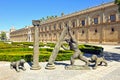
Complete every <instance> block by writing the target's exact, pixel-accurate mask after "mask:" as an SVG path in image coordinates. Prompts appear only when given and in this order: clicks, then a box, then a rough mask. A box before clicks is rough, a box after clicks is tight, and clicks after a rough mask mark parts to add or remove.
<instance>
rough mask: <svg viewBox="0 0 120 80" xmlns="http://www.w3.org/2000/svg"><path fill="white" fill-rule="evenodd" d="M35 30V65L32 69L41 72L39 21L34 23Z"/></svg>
mask: <svg viewBox="0 0 120 80" xmlns="http://www.w3.org/2000/svg"><path fill="white" fill-rule="evenodd" d="M33 25H34V29H35V32H34V34H35V36H34V52H33V65H32V67H31V70H39V69H40V68H41V67H40V66H39V35H38V34H39V31H38V26H39V21H38V20H35V21H33Z"/></svg>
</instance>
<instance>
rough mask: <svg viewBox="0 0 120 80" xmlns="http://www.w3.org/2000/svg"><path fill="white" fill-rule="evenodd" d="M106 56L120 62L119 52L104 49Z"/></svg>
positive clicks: (109, 59) (110, 59) (107, 58)
mask: <svg viewBox="0 0 120 80" xmlns="http://www.w3.org/2000/svg"><path fill="white" fill-rule="evenodd" d="M104 57H105V59H106V60H108V61H118V62H120V54H119V53H111V52H107V51H104Z"/></svg>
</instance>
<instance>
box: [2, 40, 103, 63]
mask: <svg viewBox="0 0 120 80" xmlns="http://www.w3.org/2000/svg"><path fill="white" fill-rule="evenodd" d="M64 45H65V46H68V45H67V44H64ZM28 46H33V42H13V43H12V44H7V43H3V42H0V61H17V60H19V59H21V58H24V59H25V60H26V61H28V62H29V61H32V58H33V49H32V48H28ZM39 46H40V47H43V46H49V47H51V48H40V49H39V51H40V56H39V61H42V62H44V61H48V59H49V57H50V55H51V53H52V51H53V48H54V47H55V44H54V43H46V44H44V43H40V44H39ZM79 48H80V50H81V51H82V52H83V53H92V54H94V53H95V54H99V53H100V52H101V50H103V48H102V47H97V46H91V45H79ZM72 54H73V51H70V50H60V51H59V53H58V55H57V58H56V60H57V61H61V60H70V56H71V55H72Z"/></svg>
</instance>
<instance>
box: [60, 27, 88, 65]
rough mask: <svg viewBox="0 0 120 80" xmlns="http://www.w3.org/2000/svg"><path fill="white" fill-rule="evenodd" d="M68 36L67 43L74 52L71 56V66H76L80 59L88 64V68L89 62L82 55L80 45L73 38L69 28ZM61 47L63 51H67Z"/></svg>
mask: <svg viewBox="0 0 120 80" xmlns="http://www.w3.org/2000/svg"><path fill="white" fill-rule="evenodd" d="M68 35H69V39H65V41H66V42H67V43H68V45H69V47H70V50H73V51H74V54H73V55H72V56H71V59H70V62H71V65H74V62H75V59H76V58H78V59H80V60H82V61H84V62H85V63H86V66H88V65H89V61H88V60H87V59H86V58H85V57H84V56H83V55H82V53H81V51H80V49H79V47H78V43H77V41H76V40H75V38H74V37H73V36H72V34H71V31H70V29H69V28H68ZM61 47H62V48H63V49H67V48H65V47H64V46H63V45H62V46H61Z"/></svg>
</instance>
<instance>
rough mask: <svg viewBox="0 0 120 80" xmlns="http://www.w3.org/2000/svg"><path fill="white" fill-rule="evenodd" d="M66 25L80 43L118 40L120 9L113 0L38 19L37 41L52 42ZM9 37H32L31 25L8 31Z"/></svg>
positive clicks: (119, 33)
mask: <svg viewBox="0 0 120 80" xmlns="http://www.w3.org/2000/svg"><path fill="white" fill-rule="evenodd" d="M66 26H69V27H71V31H72V34H73V35H74V37H75V38H76V39H77V41H78V42H80V43H98V44H99V43H100V44H119V43H120V13H119V12H118V6H117V5H115V4H114V3H113V2H111V3H106V4H102V5H99V6H95V7H92V8H88V9H85V10H82V11H79V12H75V13H72V14H68V15H63V16H61V17H57V18H54V19H50V20H46V21H43V22H41V23H40V26H39V40H40V42H56V41H57V40H58V39H59V36H60V35H61V32H62V30H63V28H64V27H66ZM10 39H11V41H20V42H21V41H33V40H34V27H27V28H23V29H19V30H16V31H12V32H11V33H10Z"/></svg>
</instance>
